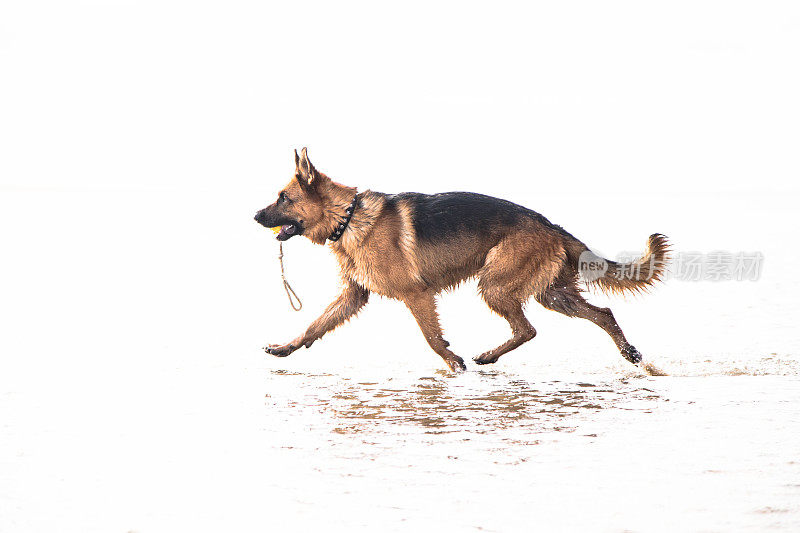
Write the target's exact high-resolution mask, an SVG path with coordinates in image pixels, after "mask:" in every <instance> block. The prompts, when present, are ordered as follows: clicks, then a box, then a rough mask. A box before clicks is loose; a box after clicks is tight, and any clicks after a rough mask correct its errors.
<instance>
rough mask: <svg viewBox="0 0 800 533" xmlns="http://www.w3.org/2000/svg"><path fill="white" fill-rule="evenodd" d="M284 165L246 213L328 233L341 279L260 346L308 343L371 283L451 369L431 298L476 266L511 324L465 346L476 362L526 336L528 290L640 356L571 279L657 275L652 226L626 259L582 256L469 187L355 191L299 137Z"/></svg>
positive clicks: (609, 284)
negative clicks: (274, 341)
mask: <svg viewBox="0 0 800 533" xmlns="http://www.w3.org/2000/svg"><path fill="white" fill-rule="evenodd" d="M295 167H296V168H295V173H294V176H293V177H292V179H291V180H290V181H289V183H288V184H287V185H286V186H285V187H284V188H283V189H281V191H280V193H279V195H278V199H277V200H276V201H275V203H273V204H271V205H269V206H267V207H265V208H264V209H262V210H261V211H259V212H258V213H257V214H256V217H255V219H256V221H257V222H258V223H260V224H262V225H264V226H266V227H277V226H280V227H281V229H280V232H279V233H278V237H277V238H278V240H281V241H284V240H286V239H289V238H291V237H293V236H295V235H303V236H305V237H307V238H309V239H310V240H311V241H312V242H315V243H317V244H325V242H326V241H331V242H330V245H329V247H330V249H331V250H332V251H333V253H334V254H335V255H336V258H337V260H338V261H339V266H340V268H341V274H342V280H343V285H344V286H343V289H342V292H341V294H340V295H339V297H338V298H337V299H336V300H335V301H334V302H333V303H331V304H330V305H329V306H328V308H327V309H326V310H325V312H324V313H323V314H322V316H320V317H319V318H318V319H316V320H315V321H314V322H312V323H311V325H310V326H309V327H308V329H307V330H306V331H305V333H303V334H302V335H300V336H299V337H297V338H296V339H294V340H293V341H291V342H289V343H288V344H283V345H269V346H268V347H267V348H265V349H266V351H267V352H268V353H270V354H272V355H276V356H279V357H285V356H287V355H289V354H290V353H292V352H294V351H295V350H297V349H298V348H300V347H301V346H305V347H309V346H311V345H312V344H313V343H314V341H316V340H317V339H319V338H320V337H322V336H323V335H324V334H325V333H327V332H328V331H331V330H332V329H334V328H335V327H337V326H339V325H340V324H342V323H343V322H345V321H346V320H347V319H349V318H350V317H352V316H354V315H355V314H356V313H357V312H358V311H359V309H361V307H363V306H364V304H366V303H367V299H368V298H369V294H370V293H371V292H374V293H377V294H380V295H383V296H388V297H390V298H395V299H398V300H400V301H402V302H403V303H405V304H406V306H408V308H409V310H410V311H411V313H412V314H413V315H414V318H415V319H416V321H417V323H418V324H419V327H420V329H421V330H422V333H423V335H425V340H426V341H428V344H429V345H430V347H431V348H433V351H435V352H436V353H437V354H439V355H440V356H441V357H442V359H444V361H445V362H446V363H447V365H448V366H449V367H450V369H451V370H453V371H456V372H458V371H462V370H464V369H465V368H466V366H465V365H464V360H463V359H461V357H459V356H457V355H456V354H454V353H453V352H451V351H450V350H449V349H448V346H449V343H448V342H447V341H446V340H444V338H442V330H441V327H440V326H439V318H438V315H437V313H436V299H435V298H436V295H437V294H438V293H439V292H441V291H442V290H445V289H448V288H452V287H455V286H456V285H458V284H459V283H461V282H462V281H464V280H466V279H468V278H472V277H477V278H478V288H479V290H480V294H481V296H482V297H483V299H484V300H485V301H486V303H487V304H488V306H489V308H490V309H491V310H492V311H494V312H496V313H497V314H499V315H500V316H502V317H503V318H505V319H506V320H507V321H508V323H509V324H510V325H511V331H512V334H513V335H512V337H511V338H510V339H509V340H507V341H506V342H504V343H503V344H501V345H500V346H498V347H497V348H494V349H493V350H489V351H488V352H485V353H483V354H481V355H479V356H477V357H475V362H476V363H478V364H482V365H483V364H489V363H494V362H496V361H497V360H498V359H499V358H500V356H501V355H503V354H505V353H507V352H509V351H511V350H513V349H515V348H517V347H519V346H520V345H522V344H523V343H525V342H527V341H529V340H531V339H532V338H533V337H534V336H536V330H535V329H534V328H533V326H532V325H531V324H530V322H528V320H527V319H526V318H525V314H524V313H523V305H524V304H525V302H526V301H527V300H528V299H529V298H530V297H531V296H532V297H533V298H534V299H536V301H537V302H539V303H540V304H542V305H543V306H544V307H546V308H548V309H551V310H553V311H558V312H559V313H562V314H565V315H567V316H572V317H580V318H585V319H586V320H590V321H591V322H593V323H595V324H597V325H598V326H600V327H601V328H603V330H605V331H606V333H608V334H609V335H610V336H611V338H612V339H613V340H614V343H615V344H616V345H617V348H618V349H619V351H620V353H621V354H622V356H623V357H624V358H625V359H627V360H628V361H630V362H631V363H634V364H638V363H639V362H640V361H641V360H642V356H641V354H640V353H639V351H638V350H637V349H636V348H634V347H633V345H631V344H630V343H629V342H628V341H627V339H626V338H625V335H624V334H623V333H622V329H620V327H619V325H618V324H617V321H616V320H615V319H614V315H613V314H612V313H611V310H610V309H608V308H600V307H595V306H594V305H592V304H590V303H589V302H587V301H586V300H585V299H584V298H583V296H582V295H581V289H580V287H579V285H578V281H579V279H580V274H581V273H582V272H583V273H584V274H585V275H584V279H585V280H586V281H587V282H588V283H591V284H592V285H595V286H597V287H599V288H600V289H602V290H604V291H607V292H610V293H616V294H624V293H626V292H636V291H641V290H644V289H647V288H648V287H650V286H651V285H652V284H653V283H655V282H657V281H658V280H660V279H661V277H662V276H663V274H664V269H665V261H666V259H667V252H668V244H667V239H666V237H664V236H663V235H660V234H653V235H651V236H650V238H649V240H648V242H647V250H646V252H645V254H644V256H643V257H642V258H641V259H639V260H638V261H636V262H633V263H616V262H614V261H609V260H603V259H600V258H596V257H588V259H587V255H588V256H591V253H590V252H588V248H587V247H586V245H585V244H583V243H582V242H581V241H579V240H578V239H576V238H575V237H573V236H572V235H570V234H569V233H568V232H566V231H565V230H564V229H563V228H561V226H557V225H556V224H553V223H551V222H550V221H549V220H547V219H546V218H545V217H543V216H542V215H540V214H539V213H536V212H534V211H531V210H530V209H527V208H525V207H522V206H520V205H517V204H514V203H511V202H508V201H506V200H500V199H497V198H492V197H491V196H484V195H482V194H474V193H468V192H449V193H442V194H433V195H428V194H419V193H401V194H383V193H378V192H373V191H370V190H366V191H364V192H361V193H357V191H356V189H355V188H354V187H347V186H345V185H341V184H339V183H336V182H334V181H332V180H331V179H330V178H328V176H326V175H325V174H323V173H321V172H319V171H318V170H317V169H316V168H314V165H312V164H311V161H310V160H309V158H308V154H307V153H306V149H305V148H303V150H302V153H301V154H300V155H298V154H297V152H295ZM587 265H588V268H587ZM582 266H583V268H581V267H582Z"/></svg>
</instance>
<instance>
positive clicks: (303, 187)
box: [255, 148, 355, 244]
mask: <svg viewBox="0 0 800 533" xmlns="http://www.w3.org/2000/svg"><path fill="white" fill-rule="evenodd" d="M294 163H295V171H294V177H292V179H291V180H289V183H288V184H287V185H286V186H285V187H284V188H283V189H281V190H280V192H279V193H278V199H277V200H276V201H275V203H273V204H271V205H268V206H267V207H265V208H264V209H262V210H261V211H259V212H258V213H256V216H255V220H256V222H258V223H259V224H261V225H262V226H265V227H267V228H275V227H278V226H280V231H279V232H278V236H277V239H278V240H279V241H285V240H287V239H289V238H291V237H294V236H295V235H304V236H306V237H308V238H309V239H310V240H311V241H313V242H315V243H317V244H324V243H325V240H326V239H327V238H328V236H329V235H330V234H331V232H332V231H333V229H334V228H335V227H336V224H337V223H338V220H337V219H336V211H337V209H336V208H337V206H340V205H342V204H344V205H345V206H346V205H348V204H349V203H350V201H352V198H353V194H354V193H355V189H353V188H351V187H345V186H343V185H339V184H338V183H334V182H333V181H331V179H330V178H328V176H326V175H325V174H323V173H321V172H319V171H318V170H317V169H316V168H314V165H312V164H311V160H310V159H309V158H308V153H307V151H306V149H305V148H303V150H302V151H301V152H300V154H299V155H298V154H297V150H295V151H294Z"/></svg>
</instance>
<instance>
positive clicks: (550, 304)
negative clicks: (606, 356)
mask: <svg viewBox="0 0 800 533" xmlns="http://www.w3.org/2000/svg"><path fill="white" fill-rule="evenodd" d="M575 279H576V278H575V276H574V274H573V275H566V276H561V277H560V278H559V279H558V280H557V281H556V282H555V283H553V284H552V285H551V286H550V287H548V288H547V290H545V291H544V292H542V293H541V294H539V295H537V296H536V300H537V301H538V302H539V303H540V304H542V305H543V306H544V307H546V308H547V309H550V310H552V311H558V312H559V313H561V314H564V315H567V316H574V317H578V318H583V319H586V320H589V321H590V322H593V323H594V324H597V325H598V326H600V327H601V328H603V330H604V331H605V332H606V333H608V335H609V336H610V337H611V339H612V340H613V341H614V344H616V345H617V349H619V351H620V353H621V354H622V357H624V358H625V359H627V360H628V361H630V362H631V363H633V364H638V363H640V362H641V360H642V354H640V353H639V350H637V349H636V348H635V347H634V346H633V345H632V344H631V343H629V342H628V340H627V339H626V338H625V334H624V333H622V328H620V327H619V324H617V320H616V319H615V318H614V314H613V313H612V312H611V309H609V308H607V307H597V306H594V305H592V304H590V303H589V302H587V301H586V300H585V299H584V298H583V296H582V295H581V292H580V290H579V289H578V287H577V285H576V283H575Z"/></svg>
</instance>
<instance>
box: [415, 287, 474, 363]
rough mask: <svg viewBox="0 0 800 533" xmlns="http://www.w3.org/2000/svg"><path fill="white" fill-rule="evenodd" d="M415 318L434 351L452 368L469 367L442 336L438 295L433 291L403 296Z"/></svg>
mask: <svg viewBox="0 0 800 533" xmlns="http://www.w3.org/2000/svg"><path fill="white" fill-rule="evenodd" d="M403 303H405V304H406V306H407V307H408V309H409V310H410V311H411V314H412V315H414V319H415V320H416V321H417V324H418V325H419V329H420V330H422V334H423V335H424V336H425V340H426V341H427V342H428V345H430V347H431V348H432V349H433V351H434V352H436V353H437V354H439V356H441V358H442V359H444V362H445V363H447V366H448V367H450V370H452V371H453V372H463V371H464V370H466V369H467V366H466V365H465V364H464V360H463V359H461V358H460V357H459V356H457V355H456V354H454V353H453V352H451V351H450V350H448V349H447V347H448V346H449V345H450V343H449V342H447V341H446V340H444V338H442V327H441V325H440V324H439V315H438V314H437V312H436V296H435V294H433V293H432V292H422V293H417V294H413V295H408V296H406V297H404V298H403Z"/></svg>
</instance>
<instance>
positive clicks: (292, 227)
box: [275, 224, 300, 241]
mask: <svg viewBox="0 0 800 533" xmlns="http://www.w3.org/2000/svg"><path fill="white" fill-rule="evenodd" d="M299 233H300V228H299V227H298V226H297V224H284V225H283V226H281V229H280V231H278V236H277V237H275V238H276V239H278V240H279V241H285V240H286V239H289V238H290V237H294V236H295V235H298V234H299Z"/></svg>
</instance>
